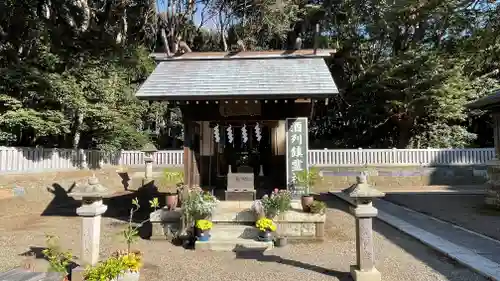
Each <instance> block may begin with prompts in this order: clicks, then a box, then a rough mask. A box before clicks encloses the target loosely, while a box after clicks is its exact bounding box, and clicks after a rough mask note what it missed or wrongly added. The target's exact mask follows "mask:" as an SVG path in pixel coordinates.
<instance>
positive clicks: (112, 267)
mask: <svg viewBox="0 0 500 281" xmlns="http://www.w3.org/2000/svg"><path fill="white" fill-rule="evenodd" d="M125 270H127V266H126V264H125V263H123V261H122V260H121V259H119V258H116V257H111V258H109V259H107V260H105V261H103V262H101V263H99V264H98V265H97V266H94V267H89V268H87V269H86V270H85V273H84V276H85V280H87V281H109V280H113V279H114V278H116V277H118V276H119V275H120V274H123V272H124V271H125Z"/></svg>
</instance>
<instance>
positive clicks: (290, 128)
mask: <svg viewBox="0 0 500 281" xmlns="http://www.w3.org/2000/svg"><path fill="white" fill-rule="evenodd" d="M286 122H287V131H286V135H287V138H286V146H287V152H286V160H287V161H286V164H287V183H288V185H289V188H294V185H295V173H297V172H300V171H304V170H306V169H307V156H308V155H307V137H308V133H309V131H308V129H307V118H288V119H286ZM292 191H293V190H292Z"/></svg>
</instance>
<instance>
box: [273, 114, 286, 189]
mask: <svg viewBox="0 0 500 281" xmlns="http://www.w3.org/2000/svg"><path fill="white" fill-rule="evenodd" d="M285 132H286V121H285V120H279V121H278V122H277V124H276V125H275V127H273V128H272V129H271V147H272V154H273V157H272V159H273V161H272V162H273V169H272V171H271V174H272V177H273V180H272V182H273V185H274V186H275V187H280V188H284V187H285V186H286V166H285V165H286V163H285V162H286V158H285V153H286V134H285Z"/></svg>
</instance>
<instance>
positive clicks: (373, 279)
mask: <svg viewBox="0 0 500 281" xmlns="http://www.w3.org/2000/svg"><path fill="white" fill-rule="evenodd" d="M344 192H346V193H347V194H348V195H349V196H350V197H351V198H353V199H354V202H355V204H356V207H354V208H351V212H352V214H353V215H354V217H355V219H356V265H353V266H351V275H352V278H353V279H354V280H355V281H381V280H382V276H381V274H380V272H379V271H378V270H377V269H376V268H375V259H374V255H373V228H372V220H373V218H374V217H376V216H377V209H375V207H373V205H372V201H373V199H374V198H377V197H382V196H384V195H385V194H384V193H382V192H380V191H378V190H376V189H375V188H373V187H371V186H370V185H369V184H368V183H367V174H366V173H362V174H361V175H360V176H358V177H357V183H356V184H354V185H352V186H351V187H349V188H348V189H346V190H344Z"/></svg>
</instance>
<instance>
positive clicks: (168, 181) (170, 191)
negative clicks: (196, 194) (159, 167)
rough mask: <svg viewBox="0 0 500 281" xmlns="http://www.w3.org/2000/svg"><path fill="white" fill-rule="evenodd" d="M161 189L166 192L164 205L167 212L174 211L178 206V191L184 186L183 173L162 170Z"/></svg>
mask: <svg viewBox="0 0 500 281" xmlns="http://www.w3.org/2000/svg"><path fill="white" fill-rule="evenodd" d="M161 182H162V184H161V189H165V191H166V200H165V201H166V205H167V209H168V210H175V208H176V207H177V205H178V204H179V189H180V188H181V187H182V186H183V185H184V172H182V171H173V170H171V169H168V168H167V169H165V170H163V179H162V181H161Z"/></svg>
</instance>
